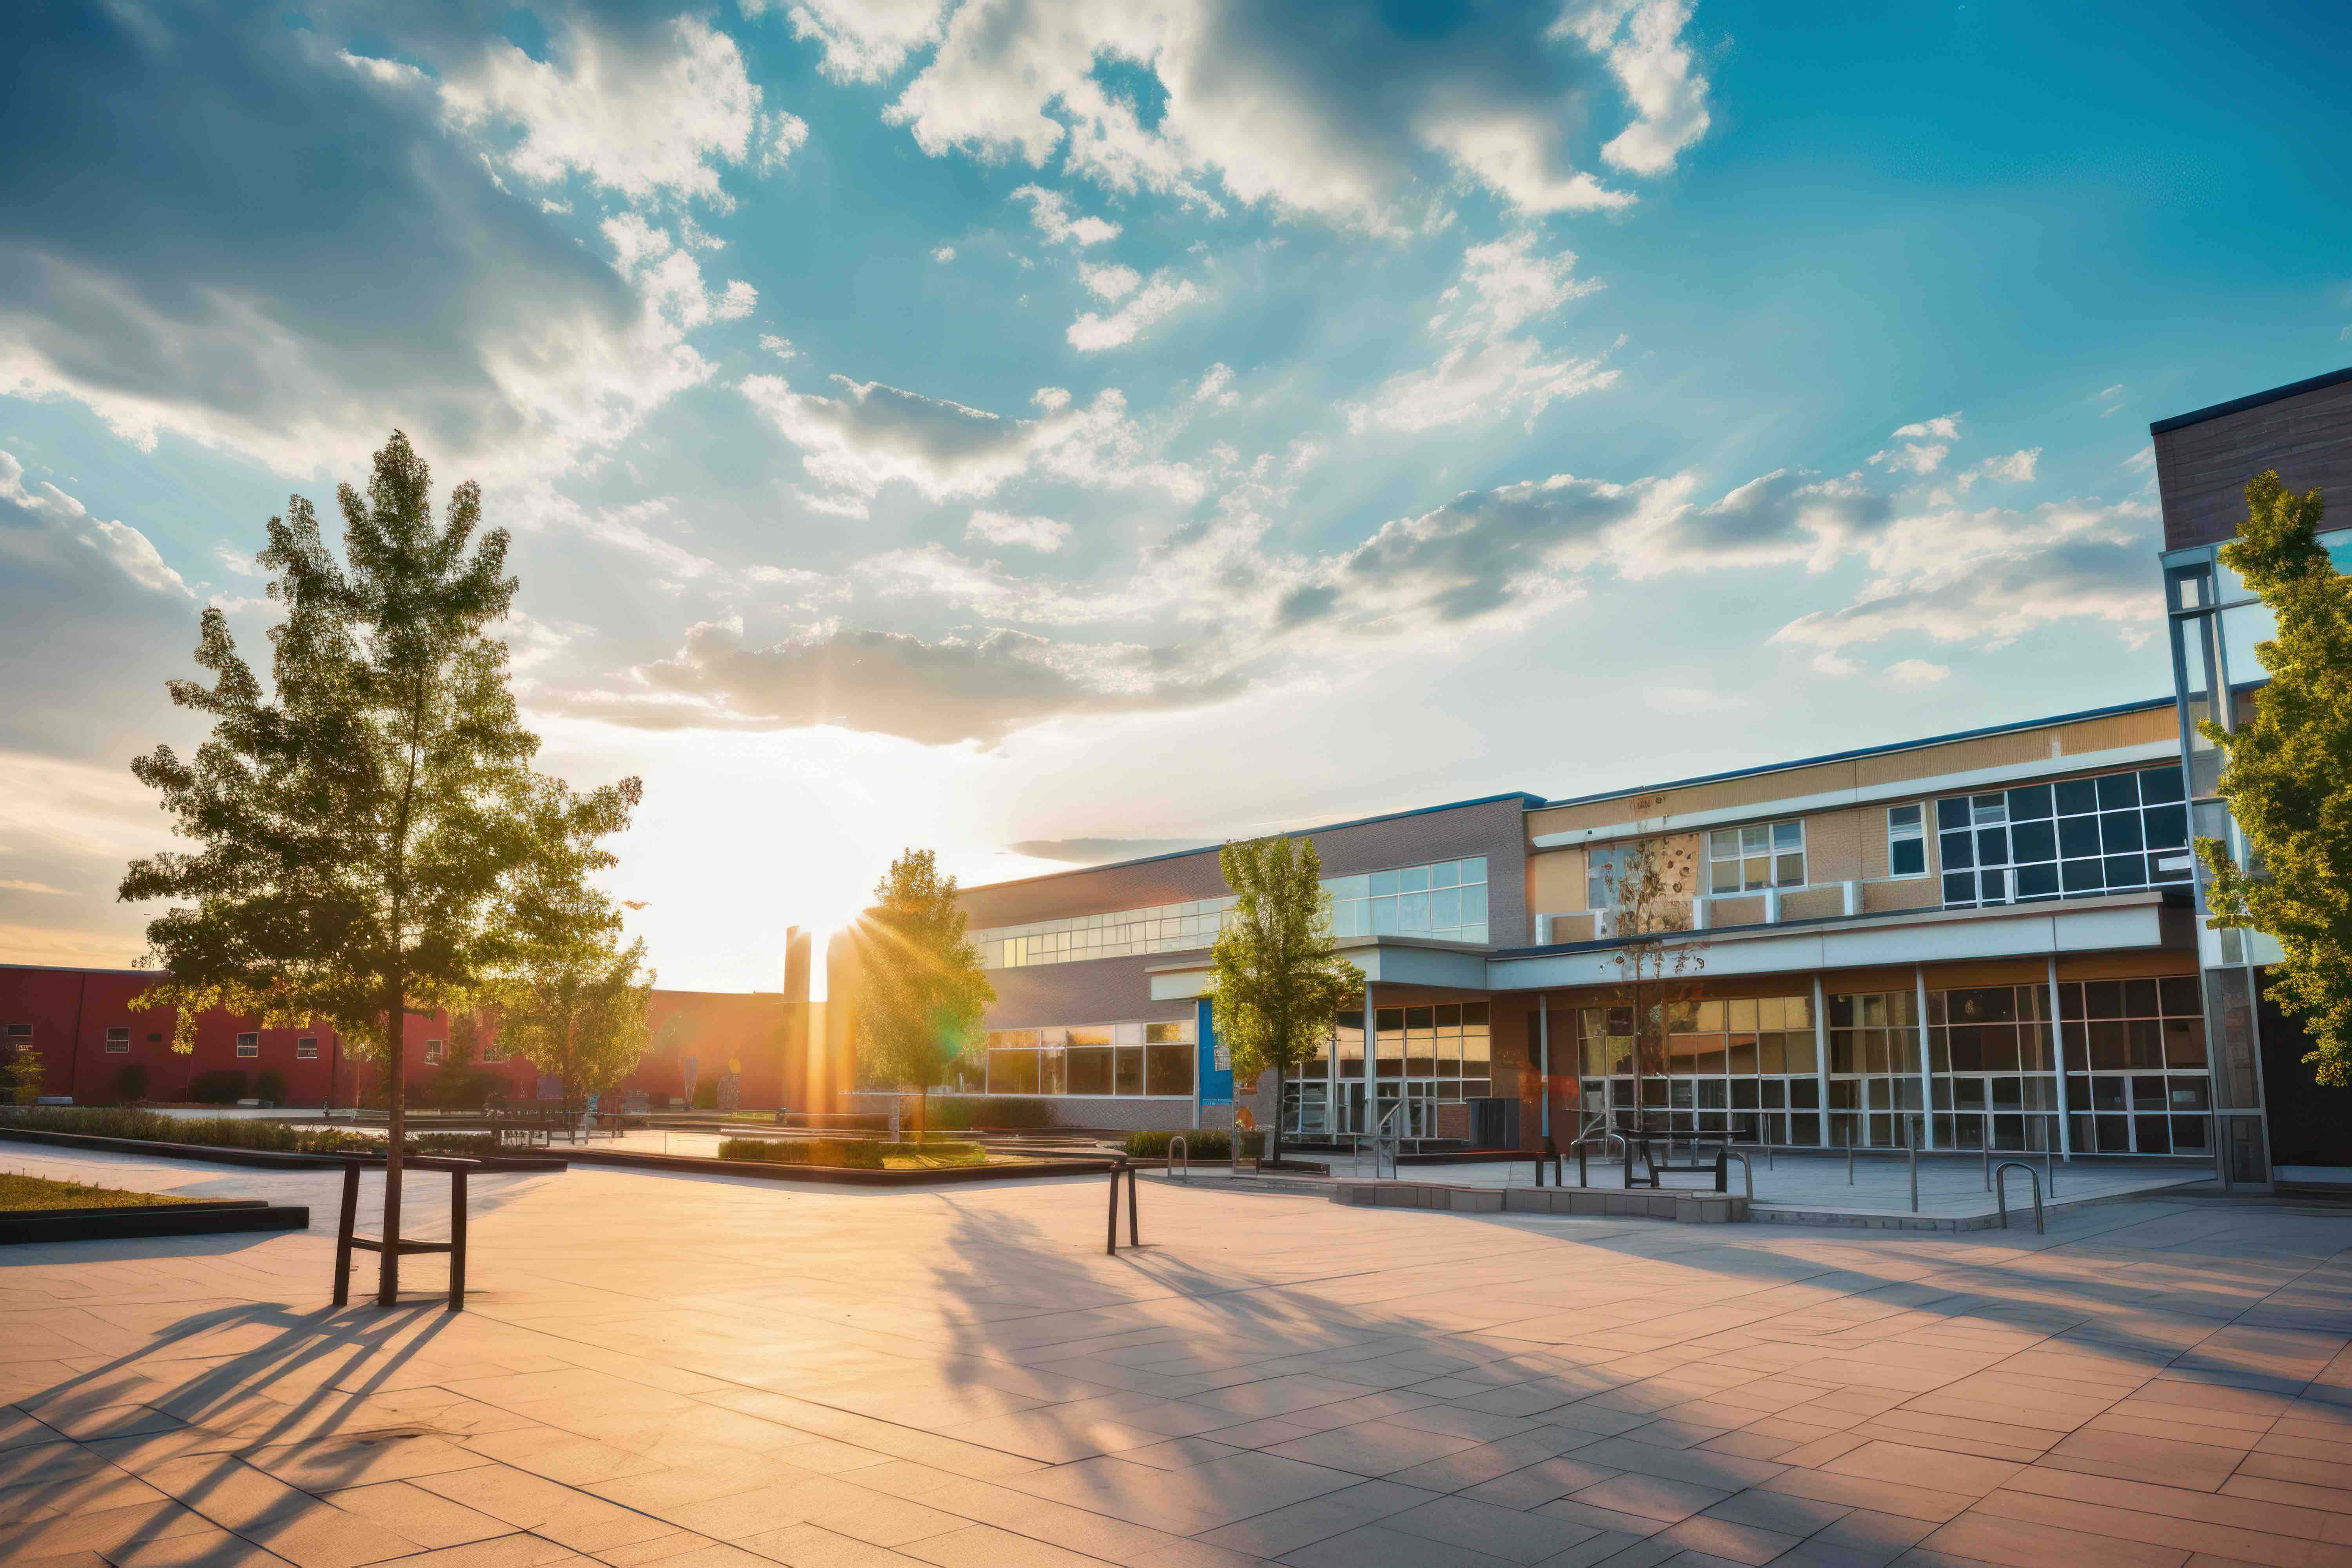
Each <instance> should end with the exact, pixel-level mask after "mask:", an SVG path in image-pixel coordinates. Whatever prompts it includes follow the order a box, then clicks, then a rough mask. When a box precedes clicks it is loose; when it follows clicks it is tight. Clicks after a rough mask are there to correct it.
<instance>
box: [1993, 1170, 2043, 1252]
mask: <svg viewBox="0 0 2352 1568" xmlns="http://www.w3.org/2000/svg"><path fill="white" fill-rule="evenodd" d="M2011 1171H2022V1172H2024V1173H2025V1179H2026V1180H2027V1181H2029V1182H2032V1184H2033V1234H2034V1235H2036V1236H2041V1235H2042V1234H2043V1231H2042V1173H2040V1172H2039V1171H2036V1170H2035V1169H2034V1168H2033V1167H2032V1166H2031V1165H2029V1164H2027V1163H2025V1162H2024V1161H2022V1160H2003V1161H2002V1162H2001V1163H2000V1170H1999V1171H1997V1172H1995V1173H1994V1181H1993V1196H1994V1199H1995V1201H1996V1202H1998V1203H1999V1204H2000V1228H2001V1229H2003V1230H2007V1229H2008V1228H2009V1173H2011Z"/></svg>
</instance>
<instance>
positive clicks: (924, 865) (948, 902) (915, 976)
mask: <svg viewBox="0 0 2352 1568" xmlns="http://www.w3.org/2000/svg"><path fill="white" fill-rule="evenodd" d="M966 926H967V922H966V921H965V918H964V912H963V908H962V906H961V905H960V904H958V903H957V902H956V881H955V879H954V878H953V877H942V876H940V868H939V862H938V860H937V858H934V857H933V855H932V854H931V852H930V851H929V850H928V849H909V850H908V851H907V852H906V853H905V854H903V855H901V856H899V857H898V858H897V859H896V860H894V861H892V862H891V863H890V868H889V869H888V870H887V871H886V872H884V873H883V874H882V879H881V880H880V881H878V882H877V883H876V884H875V885H874V905H873V907H872V908H871V909H869V910H866V914H865V917H864V918H863V919H862V920H860V921H858V923H857V925H856V927H855V928H854V931H853V941H854V942H855V944H856V955H857V970H858V978H857V1065H858V1067H859V1068H860V1069H861V1071H862V1073H863V1075H864V1076H865V1077H866V1078H867V1079H869V1080H870V1081H872V1082H876V1083H887V1084H895V1085H897V1086H898V1087H899V1088H901V1089H907V1090H908V1091H909V1092H911V1093H913V1094H915V1095H917V1096H919V1097H920V1098H919V1099H918V1100H916V1102H915V1103H916V1111H915V1118H916V1120H915V1127H916V1132H917V1135H918V1136H920V1135H921V1134H922V1132H923V1131H925V1129H926V1128H927V1127H928V1125H929V1114H930V1113H929V1099H930V1091H931V1089H933V1088H934V1087H936V1086H937V1085H938V1084H939V1083H940V1080H941V1079H944V1078H945V1077H946V1075H947V1069H948V1064H949V1063H950V1062H952V1061H954V1060H955V1059H956V1058H957V1057H959V1056H961V1055H962V1054H963V1053H964V1052H965V1051H966V1050H967V1049H969V1048H971V1046H972V1044H973V1043H974V1042H975V1041H976V1040H977V1039H978V1037H979V1034H980V1020H981V1017H982V1015H983V1014H985V1013H986V1012H987V1011H988V1005H989V1004H990V1003H992V1002H993V1001H995V1000H996V988H995V987H994V986H992V985H991V984H989V983H988V976H987V974H986V973H984V972H983V971H982V969H981V967H980V950H979V949H978V948H975V947H974V946H972V944H971V939H970V938H969V937H967V936H966V935H965V931H966Z"/></svg>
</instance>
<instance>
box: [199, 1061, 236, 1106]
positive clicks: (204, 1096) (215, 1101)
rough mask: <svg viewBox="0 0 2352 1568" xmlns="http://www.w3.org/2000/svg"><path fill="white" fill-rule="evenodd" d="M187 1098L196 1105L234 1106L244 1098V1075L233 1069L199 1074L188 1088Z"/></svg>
mask: <svg viewBox="0 0 2352 1568" xmlns="http://www.w3.org/2000/svg"><path fill="white" fill-rule="evenodd" d="M188 1098H189V1099H190V1100H194V1101H195V1102H196V1103H197V1104H198V1105H234V1104H236V1102H237V1101H238V1100H243V1099H244V1098H245V1074H244V1073H242V1072H240V1071H238V1070H237V1069H236V1068H220V1069H219V1070H218V1071H215V1072H200V1073H198V1074H197V1075H196V1081H195V1082H194V1083H192V1084H190V1085H189V1086H188Z"/></svg>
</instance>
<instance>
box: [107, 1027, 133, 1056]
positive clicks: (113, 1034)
mask: <svg viewBox="0 0 2352 1568" xmlns="http://www.w3.org/2000/svg"><path fill="white" fill-rule="evenodd" d="M105 1046H106V1050H105V1054H106V1055H107V1056H110V1057H126V1056H129V1055H130V1054H131V1026H130V1025H128V1024H109V1025H108V1026H106V1039H105Z"/></svg>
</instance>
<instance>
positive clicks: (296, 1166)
mask: <svg viewBox="0 0 2352 1568" xmlns="http://www.w3.org/2000/svg"><path fill="white" fill-rule="evenodd" d="M0 1139H6V1140H9V1141H11V1142H18V1143H53V1144H55V1145H57V1146H58V1148H61V1149H98V1150H103V1151H104V1152H108V1153H110V1154H152V1155H153V1156H154V1157H155V1158H157V1159H159V1160H201V1161H203V1162H204V1163H206V1164H210V1165H246V1166H251V1167H255V1168H257V1169H260V1170H265V1171H323V1170H333V1169H336V1168H338V1167H340V1166H341V1164H342V1163H343V1162H344V1161H345V1160H347V1159H361V1160H366V1161H369V1162H370V1163H380V1162H381V1161H382V1160H383V1155H381V1154H370V1153H365V1152H355V1153H352V1154H299V1153H296V1152H293V1151H292V1150H288V1149H232V1148H228V1147H226V1146H225V1145H222V1144H217V1143H159V1142H152V1141H150V1140H148V1139H145V1138H100V1137H98V1136H96V1135H95V1134H92V1133H89V1132H47V1131H40V1130H38V1129H37V1128H31V1127H9V1126H6V1125H5V1124H0ZM420 1152H424V1153H434V1152H437V1151H433V1150H425V1151H420ZM410 1157H411V1158H412V1159H413V1158H415V1156H414V1155H412V1156H410ZM458 1158H460V1159H468V1160H471V1159H477V1158H478V1159H479V1160H480V1162H481V1168H482V1169H483V1170H485V1171H560V1170H562V1169H563V1157H562V1155H560V1154H559V1155H541V1154H485V1155H479V1156H477V1155H472V1154H466V1155H460V1156H458Z"/></svg>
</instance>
